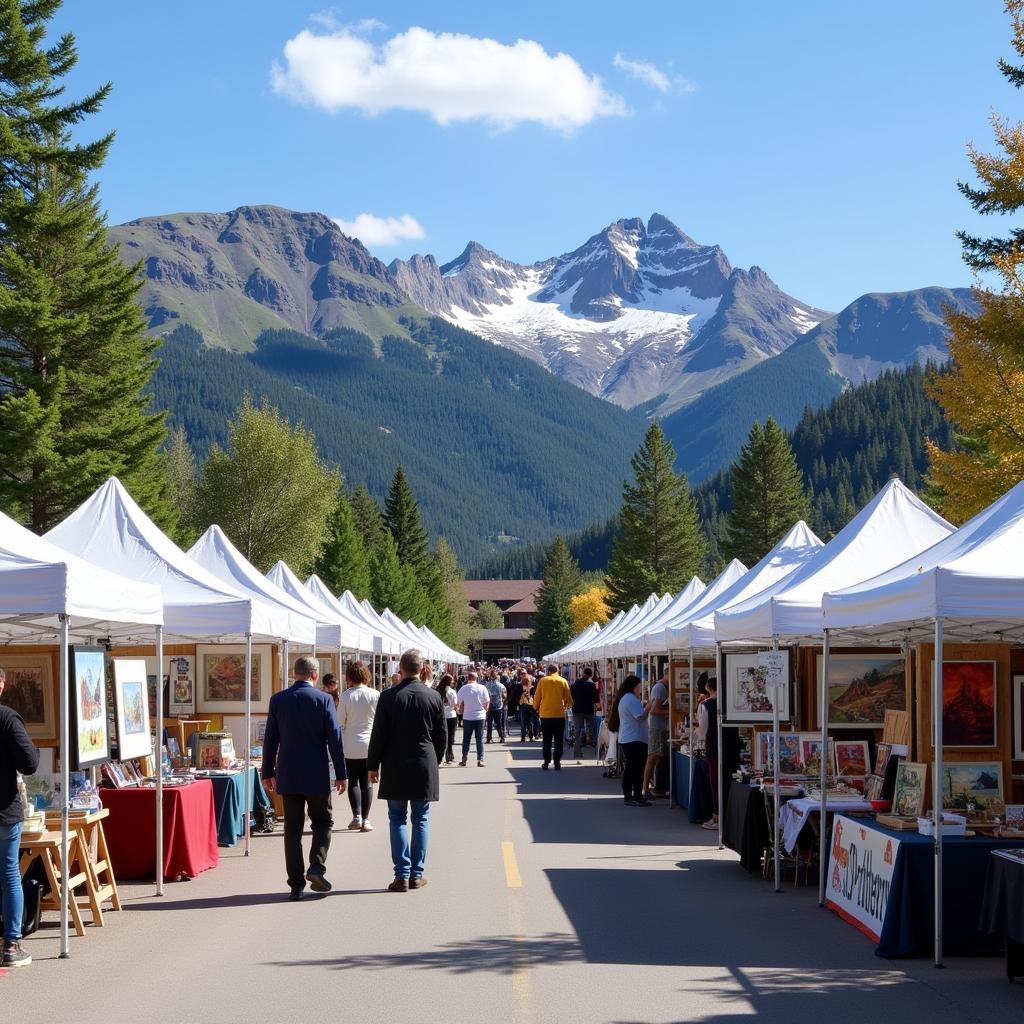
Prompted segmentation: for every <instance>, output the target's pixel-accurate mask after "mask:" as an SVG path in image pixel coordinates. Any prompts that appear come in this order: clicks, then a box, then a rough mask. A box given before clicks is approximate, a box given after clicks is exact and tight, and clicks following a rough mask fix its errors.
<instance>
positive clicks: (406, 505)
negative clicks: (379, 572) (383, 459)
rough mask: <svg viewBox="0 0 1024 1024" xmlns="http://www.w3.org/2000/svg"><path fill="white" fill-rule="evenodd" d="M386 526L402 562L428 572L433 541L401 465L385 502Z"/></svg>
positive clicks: (396, 471)
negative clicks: (427, 567) (428, 534)
mask: <svg viewBox="0 0 1024 1024" xmlns="http://www.w3.org/2000/svg"><path fill="white" fill-rule="evenodd" d="M384 525H385V526H386V527H387V528H388V529H389V530H390V531H391V536H392V537H394V538H395V543H396V544H397V545H398V560H399V561H400V562H401V563H402V564H403V565H407V566H410V567H411V568H414V569H425V568H426V566H427V563H428V562H429V560H430V541H429V538H428V537H427V531H426V530H425V529H424V528H423V523H422V522H421V521H420V507H419V505H418V504H417V503H416V498H415V497H414V496H413V493H412V488H411V487H410V486H409V480H408V478H407V477H406V475H405V470H404V469H402V467H401V466H399V467H398V468H397V469H396V470H395V475H394V477H393V479H392V481H391V489H390V491H388V496H387V499H386V500H385V502H384Z"/></svg>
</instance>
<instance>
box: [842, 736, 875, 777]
mask: <svg viewBox="0 0 1024 1024" xmlns="http://www.w3.org/2000/svg"><path fill="white" fill-rule="evenodd" d="M836 766H837V768H838V774H839V775H841V776H843V777H844V778H848V777H850V776H853V777H856V778H862V777H863V776H865V775H867V774H868V773H869V771H870V769H869V766H868V745H867V743H866V742H865V741H864V740H836Z"/></svg>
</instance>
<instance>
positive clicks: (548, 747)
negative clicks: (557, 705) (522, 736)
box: [540, 715, 565, 768]
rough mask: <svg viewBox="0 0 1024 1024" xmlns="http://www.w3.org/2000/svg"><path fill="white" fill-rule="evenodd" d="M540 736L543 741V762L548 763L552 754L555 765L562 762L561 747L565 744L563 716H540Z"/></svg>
mask: <svg viewBox="0 0 1024 1024" xmlns="http://www.w3.org/2000/svg"><path fill="white" fill-rule="evenodd" d="M540 738H541V740H542V741H543V742H542V744H541V746H542V750H543V754H542V756H543V758H544V763H545V764H549V763H550V762H551V760H552V755H554V761H555V767H556V768H557V767H558V766H559V765H560V764H561V763H562V748H563V747H564V746H565V716H564V715H563V716H562V717H561V718H542V719H541V720H540Z"/></svg>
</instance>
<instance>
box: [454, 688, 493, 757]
mask: <svg viewBox="0 0 1024 1024" xmlns="http://www.w3.org/2000/svg"><path fill="white" fill-rule="evenodd" d="M455 699H456V700H457V701H458V702H459V703H458V712H459V714H460V715H462V760H461V761H460V762H459V767H460V768H465V767H466V761H467V760H468V758H469V742H470V740H471V739H473V738H474V737H475V738H476V763H477V767H479V768H483V766H484V721H485V720H486V719H487V713H488V711H489V710H490V707H491V695H490V693H489V692H488V690H487V687H486V686H484V684H483V683H480V682H477V678H476V673H475V672H470V673H469V676H468V677H467V678H466V684H465V686H463V687H461V688H460V689H459V692H458V693H457V694H456V695H455Z"/></svg>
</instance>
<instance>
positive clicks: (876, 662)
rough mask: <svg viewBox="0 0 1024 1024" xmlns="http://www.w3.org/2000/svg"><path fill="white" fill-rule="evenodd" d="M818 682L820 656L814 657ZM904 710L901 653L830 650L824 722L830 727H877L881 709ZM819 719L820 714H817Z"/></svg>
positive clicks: (882, 715)
mask: <svg viewBox="0 0 1024 1024" xmlns="http://www.w3.org/2000/svg"><path fill="white" fill-rule="evenodd" d="M817 666H818V673H817V675H818V684H819V690H820V684H821V679H822V672H823V670H824V656H823V655H821V654H819V655H818V659H817ZM887 710H892V711H906V710H907V678H906V665H905V663H904V660H903V655H901V654H833V655H830V656H829V670H828V724H829V727H830V728H834V729H881V728H882V726H883V725H884V723H885V712H886V711H887ZM819 720H820V716H819Z"/></svg>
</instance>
